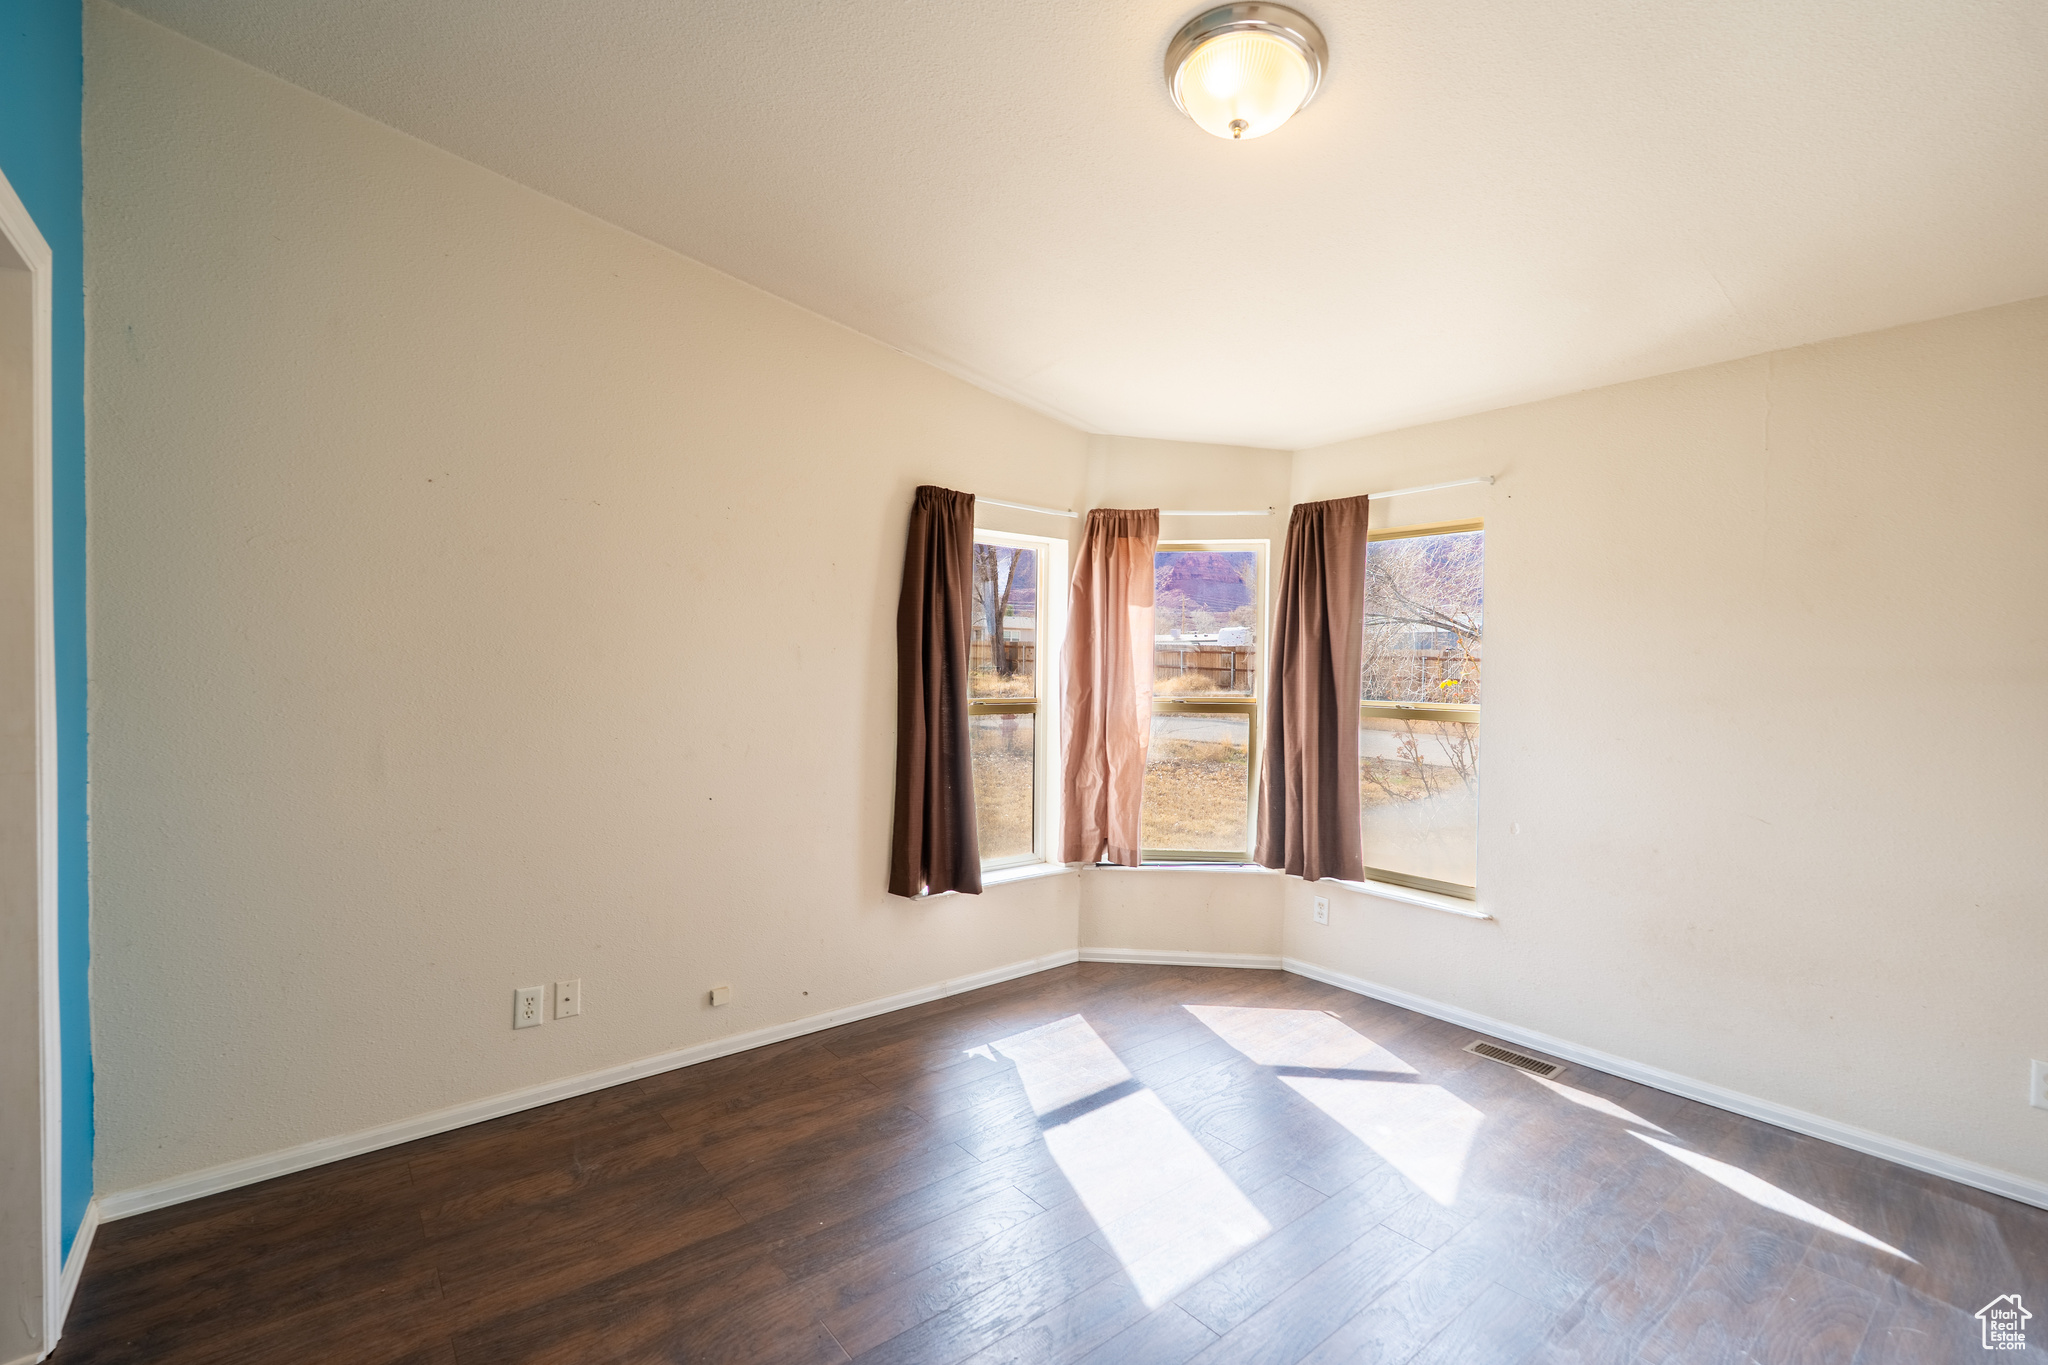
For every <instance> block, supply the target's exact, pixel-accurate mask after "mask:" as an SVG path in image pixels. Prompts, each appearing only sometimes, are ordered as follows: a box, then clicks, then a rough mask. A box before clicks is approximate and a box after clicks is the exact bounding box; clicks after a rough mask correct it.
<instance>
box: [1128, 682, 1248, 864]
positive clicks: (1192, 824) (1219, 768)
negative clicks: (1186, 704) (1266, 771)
mask: <svg viewBox="0 0 2048 1365" xmlns="http://www.w3.org/2000/svg"><path fill="white" fill-rule="evenodd" d="M1251 738H1252V720H1251V717H1250V716H1246V715H1233V714H1230V713H1229V712H1224V713H1222V714H1217V715H1155V716H1153V717H1152V750H1151V753H1150V754H1149V755H1148V756H1147V757H1146V760H1145V804H1144V807H1143V811H1142V817H1141V823H1142V825H1143V826H1144V834H1143V837H1144V841H1145V842H1144V846H1145V847H1146V848H1156V849H1181V850H1189V851H1200V852H1212V853H1242V852H1244V851H1245V845H1246V842H1247V841H1246V837H1245V836H1246V830H1247V828H1248V825H1249V818H1250V803H1251V762H1250V758H1251Z"/></svg>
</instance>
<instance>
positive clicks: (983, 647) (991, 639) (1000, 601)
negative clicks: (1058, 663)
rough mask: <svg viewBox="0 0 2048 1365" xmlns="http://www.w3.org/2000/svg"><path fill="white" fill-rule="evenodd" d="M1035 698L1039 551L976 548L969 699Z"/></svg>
mask: <svg viewBox="0 0 2048 1365" xmlns="http://www.w3.org/2000/svg"><path fill="white" fill-rule="evenodd" d="M1037 693H1038V551H1036V550H1013V549H1011V548H1010V547H1009V546H1007V545H985V544H982V543H980V542H978V541H977V542H976V543H975V546H974V633H973V635H972V637H971V638H970V639H969V641H968V646H967V695H968V696H970V697H1031V696H1036V695H1037Z"/></svg>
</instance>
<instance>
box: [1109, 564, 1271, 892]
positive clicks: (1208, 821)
mask: <svg viewBox="0 0 2048 1365" xmlns="http://www.w3.org/2000/svg"><path fill="white" fill-rule="evenodd" d="M1266 548H1267V546H1266V542H1265V541H1263V540H1211V541H1161V542H1160V543H1159V546H1158V552H1157V553H1156V554H1155V555H1154V556H1153V623H1154V631H1155V632H1156V633H1155V635H1154V638H1153V652H1152V674H1153V676H1152V742H1151V748H1150V750H1149V751H1148V753H1147V754H1146V759H1145V799H1144V806H1143V809H1142V812H1141V817H1140V825H1141V832H1142V840H1143V847H1142V850H1141V851H1142V856H1143V857H1144V859H1145V861H1147V862H1213V863H1242V862H1249V861H1250V860H1251V851H1252V850H1251V845H1252V802H1253V799H1254V795H1255V792H1256V790H1257V783H1258V744H1259V707H1260V705H1261V700H1262V699H1261V688H1260V683H1259V664H1260V659H1261V654H1260V651H1261V647H1262V642H1263V639H1264V634H1265V602H1266V592H1265V584H1266Z"/></svg>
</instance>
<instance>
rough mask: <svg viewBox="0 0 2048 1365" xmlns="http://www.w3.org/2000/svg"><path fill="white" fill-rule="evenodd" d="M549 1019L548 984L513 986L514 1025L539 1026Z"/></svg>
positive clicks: (520, 1026) (519, 1026) (522, 1026)
mask: <svg viewBox="0 0 2048 1365" xmlns="http://www.w3.org/2000/svg"><path fill="white" fill-rule="evenodd" d="M547 1021H548V988H547V987H546V986H514V987H513V988H512V1027H513V1028H539V1027H540V1026H541V1025H542V1024H545V1023H546V1022H547Z"/></svg>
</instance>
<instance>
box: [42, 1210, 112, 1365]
mask: <svg viewBox="0 0 2048 1365" xmlns="http://www.w3.org/2000/svg"><path fill="white" fill-rule="evenodd" d="M102 1216H103V1215H102V1214H101V1213H100V1201H99V1200H97V1199H92V1200H88V1201H87V1202H86V1205H85V1216H84V1217H83V1218H81V1219H79V1220H78V1232H77V1233H76V1234H75V1235H74V1236H73V1237H72V1238H71V1254H70V1255H68V1256H66V1257H65V1258H64V1278H63V1279H61V1280H59V1281H58V1282H57V1332H58V1340H62V1339H63V1332H64V1324H65V1322H66V1321H68V1320H69V1319H70V1317H71V1300H72V1299H73V1298H74V1297H76V1296H77V1294H78V1282H79V1280H81V1279H83V1278H84V1276H85V1258H86V1257H87V1256H88V1255H90V1254H91V1253H92V1235H93V1234H94V1233H95V1232H98V1231H99V1230H100V1219H101V1217H102ZM56 1344H57V1343H56V1341H52V1342H51V1343H50V1345H51V1346H53V1347H54V1346H55V1345H56Z"/></svg>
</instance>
